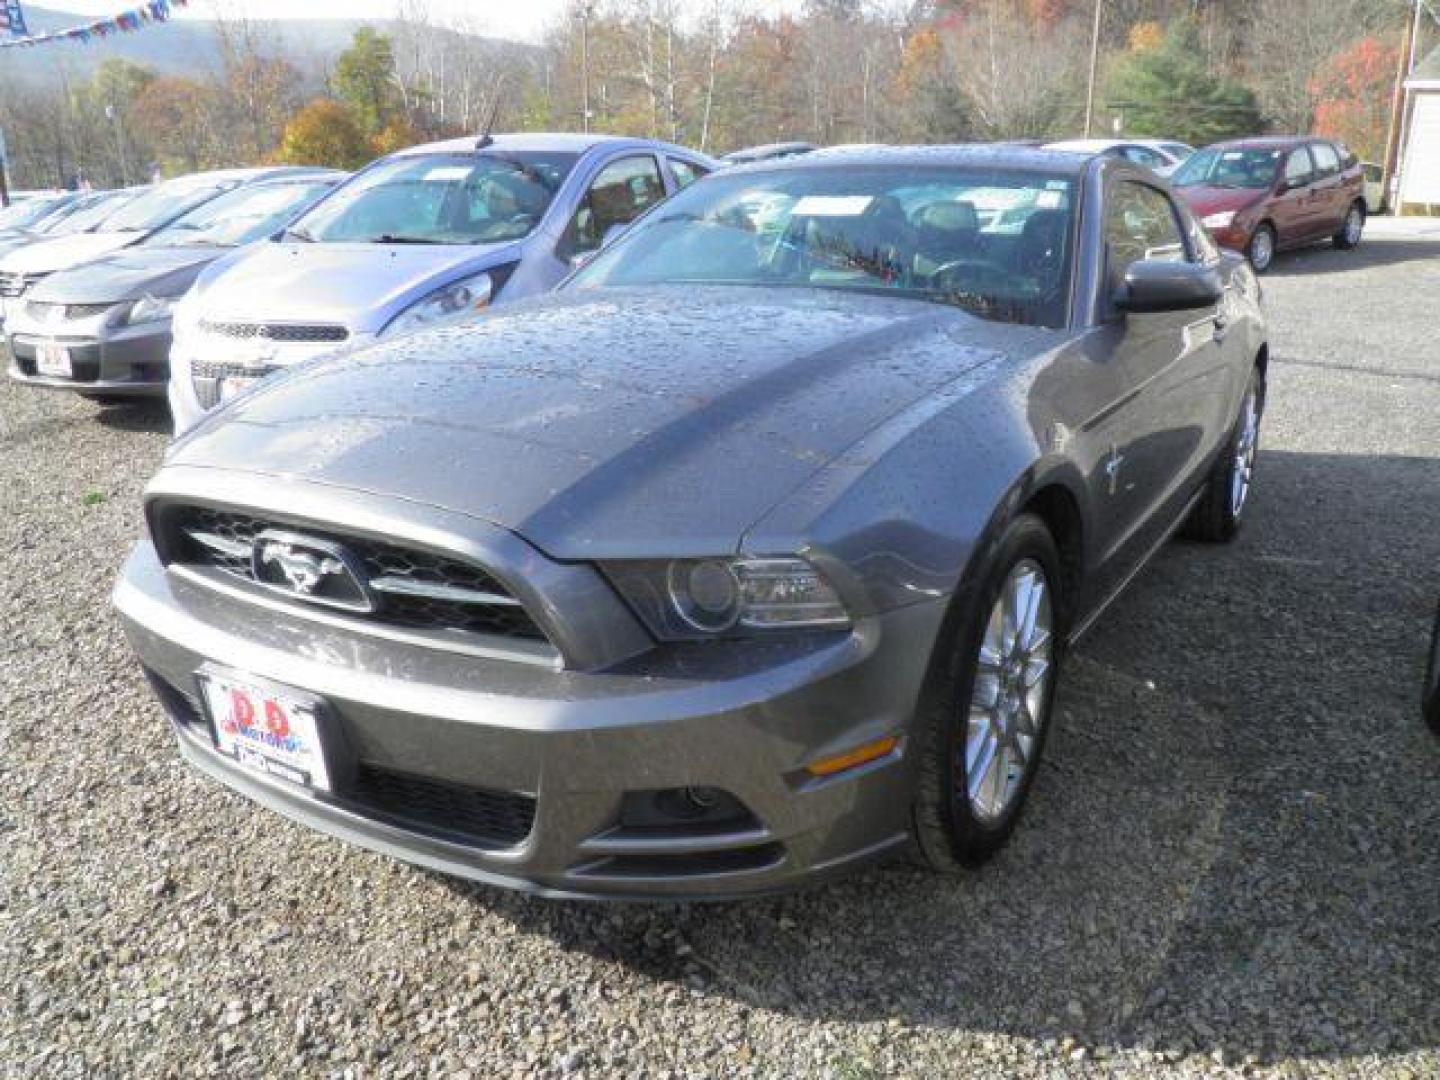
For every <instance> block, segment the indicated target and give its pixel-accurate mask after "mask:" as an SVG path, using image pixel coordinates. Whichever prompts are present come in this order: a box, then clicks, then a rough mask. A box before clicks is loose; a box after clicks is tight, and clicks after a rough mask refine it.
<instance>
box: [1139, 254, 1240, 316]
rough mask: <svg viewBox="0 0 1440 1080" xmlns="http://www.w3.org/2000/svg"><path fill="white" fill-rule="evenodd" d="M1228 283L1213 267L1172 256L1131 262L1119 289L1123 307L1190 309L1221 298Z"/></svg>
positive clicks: (1147, 309) (1145, 310)
mask: <svg viewBox="0 0 1440 1080" xmlns="http://www.w3.org/2000/svg"><path fill="white" fill-rule="evenodd" d="M1224 294H1225V286H1224V285H1223V284H1222V283H1221V281H1220V275H1219V273H1218V272H1216V270H1215V269H1214V268H1213V267H1209V266H1197V265H1195V264H1194V263H1188V262H1171V261H1170V260H1168V259H1141V260H1140V261H1138V262H1133V263H1131V264H1130V269H1128V270H1126V271H1125V281H1124V283H1123V284H1122V285H1121V286H1120V288H1119V289H1117V290H1116V292H1115V306H1116V307H1117V308H1119V309H1120V310H1121V311H1130V312H1137V313H1138V312H1157V311H1189V310H1191V309H1193V308H1202V307H1210V306H1212V305H1214V304H1217V303H1219V302H1220V298H1221V297H1222V296H1223V295H1224Z"/></svg>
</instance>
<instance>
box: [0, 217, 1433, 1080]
mask: <svg viewBox="0 0 1440 1080" xmlns="http://www.w3.org/2000/svg"><path fill="white" fill-rule="evenodd" d="M1266 287H1267V290H1268V292H1269V296H1270V301H1271V310H1272V315H1273V342H1274V349H1275V362H1274V364H1273V366H1272V371H1271V398H1270V412H1269V415H1268V416H1267V418H1266V429H1265V450H1264V453H1263V456H1262V459H1261V465H1260V472H1259V474H1258V479H1257V486H1256V490H1255V495H1254V502H1253V504H1252V517H1251V520H1250V522H1249V525H1248V527H1247V528H1246V530H1245V531H1244V533H1243V534H1242V536H1241V538H1240V539H1239V540H1238V541H1237V543H1236V544H1235V545H1233V546H1232V547H1230V548H1228V549H1221V548H1209V547H1203V546H1196V545H1191V544H1180V543H1177V544H1172V545H1171V546H1170V547H1169V548H1168V549H1166V550H1165V551H1164V552H1163V553H1162V555H1161V556H1160V558H1159V559H1158V560H1157V564H1156V565H1155V567H1154V568H1153V569H1151V570H1150V571H1149V572H1148V573H1147V574H1146V575H1144V576H1143V577H1142V579H1141V580H1140V581H1139V582H1138V583H1137V585H1136V587H1135V588H1134V589H1132V590H1131V592H1130V593H1129V595H1128V596H1127V597H1126V598H1125V599H1124V600H1123V601H1122V602H1121V603H1120V604H1119V605H1118V606H1117V607H1116V608H1115V609H1114V610H1113V611H1112V612H1111V613H1110V615H1109V616H1108V617H1107V618H1106V620H1105V621H1104V622H1103V623H1102V625H1101V626H1100V627H1099V628H1097V630H1096V632H1095V633H1094V635H1093V636H1092V637H1091V638H1090V639H1089V640H1088V641H1087V642H1086V643H1085V644H1084V646H1083V647H1082V648H1081V649H1080V650H1079V651H1078V653H1077V654H1076V655H1075V656H1074V657H1073V658H1072V659H1073V663H1072V665H1071V666H1070V668H1069V670H1068V674H1067V677H1066V681H1065V683H1064V685H1063V689H1062V693H1061V698H1060V703H1059V708H1060V713H1061V717H1062V722H1061V724H1060V725H1059V728H1058V730H1057V731H1056V732H1055V736H1054V738H1053V739H1052V741H1051V743H1050V747H1049V751H1048V758H1047V763H1046V767H1045V769H1044V771H1043V773H1042V774H1041V776H1040V779H1039V782H1038V784H1037V785H1036V788H1035V791H1034V795H1033V800H1032V805H1031V807H1030V811H1029V813H1028V815H1027V818H1026V820H1025V822H1024V824H1023V826H1022V828H1021V829H1020V830H1019V832H1018V833H1017V835H1016V837H1015V839H1014V842H1013V843H1012V845H1011V846H1010V847H1009V848H1008V849H1007V850H1006V851H1005V852H1004V853H1003V854H1002V855H1001V856H1000V857H999V858H998V859H997V860H996V861H995V862H994V863H993V864H992V865H991V866H989V867H988V868H986V869H985V870H983V871H981V872H979V873H975V874H973V875H970V876H968V877H966V878H964V879H963V880H960V881H959V882H947V881H942V880H937V879H934V878H931V877H929V876H926V875H924V874H922V873H920V872H918V871H914V870H910V869H907V868H904V867H899V866H894V867H891V866H886V867H881V868H877V869H875V870H873V871H871V872H869V873H867V874H863V875H861V876H858V877H855V878H852V879H850V880H848V881H845V882H843V883H841V884H839V885H837V886H834V887H830V888H825V889H822V890H816V891H812V892H807V893H803V894H799V895H794V896H789V897H785V898H780V899H774V900H765V901H759V902H750V903H744V904H731V905H721V906H697V907H689V908H685V907H674V906H664V907H634V906H605V905H594V904H578V903H557V902H550V901H538V900H533V899H529V898H525V897H520V896H514V895H509V894H505V893H501V892H498V891H493V890H490V889H484V888H474V887H471V886H468V885H465V884H461V883H458V882H454V881H450V880H446V879H443V878H441V877H438V876H435V875H431V874H427V873H424V872H420V871H417V870H414V869H410V868H408V867H405V866H401V865H398V864H396V863H393V862H390V861H387V860H386V859H384V858H381V857H379V856H374V855H370V854H367V853H364V852H361V851H357V850H353V849H351V848H348V847H345V846H343V845H342V844H340V843H338V842H335V841H331V840H328V839H324V838H321V837H319V836H317V835H313V834H311V833H309V832H307V831H305V830H304V829H301V828H299V827H298V826H294V825H291V824H289V823H287V822H286V821H284V820H282V819H280V818H278V817H275V816H272V815H271V814H269V813H267V812H265V811H262V810H259V809H257V808H255V807H253V806H252V805H250V804H249V803H247V802H245V801H244V800H242V799H240V798H239V797H237V796H233V795H231V794H229V793H228V792H226V791H225V790H223V789H221V788H220V787H218V786H216V785H214V784H212V783H209V782H207V781H205V780H202V779H201V778H200V777H199V776H197V775H195V774H193V773H191V772H190V771H189V770H188V769H186V768H185V767H183V766H182V765H181V764H180V762H179V761H178V759H177V757H176V754H175V751H174V748H173V746H172V743H171V738H170V735H169V734H168V732H167V730H166V727H165V724H164V722H163V720H162V718H161V716H160V713H159V711H158V709H157V708H156V707H154V706H153V705H152V704H151V702H150V699H149V696H148V694H147V692H146V690H145V688H144V686H143V685H142V683H141V680H140V679H139V677H138V675H137V673H136V671H135V668H134V667H133V665H132V663H131V661H130V658H129V656H128V655H127V653H126V650H125V647H124V644H123V642H122V640H121V638H120V635H119V633H118V631H117V629H116V626H115V623H114V620H113V619H112V618H111V615H110V612H109V610H108V607H107V602H106V596H107V592H108V589H109V585H110V582H111V580H112V578H113V576H114V573H115V571H116V569H117V567H118V565H119V563H120V560H121V558H122V555H123V553H124V550H125V548H126V546H127V545H128V544H129V542H130V539H131V537H132V536H133V535H134V534H135V533H136V531H137V529H138V528H139V526H140V516H139V513H138V511H137V507H136V496H137V494H138V492H139V490H140V487H141V485H142V483H143V481H144V479H145V477H146V476H147V474H148V473H149V472H150V471H151V469H152V468H153V467H154V465H155V464H156V462H157V461H158V459H159V457H160V453H161V450H162V447H163V445H164V442H165V438H164V435H163V434H162V431H163V430H164V426H165V419H164V416H163V414H161V413H159V412H156V411H154V410H153V409H149V408H127V409H116V410H104V411H102V410H99V409H97V408H96V406H94V405H91V404H89V403H87V402H84V401H81V400H78V399H73V398H70V397H65V396H59V395H53V394H44V393H35V392H22V391H21V390H19V389H17V388H14V387H12V386H9V385H6V386H4V387H3V388H0V492H3V500H4V502H3V510H4V512H3V514H0V551H3V555H0V630H3V637H0V792H3V793H4V794H3V798H0V1075H5V1076H15V1077H21V1076H24V1077H33V1076H92V1075H126V1076H131V1075H144V1076H163V1075H175V1076H180V1075H184V1076H195V1075H205V1074H217V1073H220V1074H226V1075H243V1076H248V1075H300V1074H307V1075H332V1074H338V1075H376V1074H387V1075H396V1076H404V1075H420V1074H431V1073H443V1074H445V1075H464V1074H465V1073H467V1072H468V1073H469V1074H470V1075H471V1076H474V1077H489V1076H509V1075H559V1074H573V1075H591V1076H598V1075H602V1074H603V1075H632V1076H667V1075H673V1076H705V1075H726V1076H731V1075H760V1076H781V1075H784V1076H811V1075H814V1076H834V1077H863V1076H872V1075H876V1076H878V1075H887V1076H888V1075H904V1076H917V1077H919V1076H934V1075H965V1076H1013V1075H1026V1076H1030V1075H1035V1076H1061V1075H1064V1076H1071V1075H1092V1074H1093V1075H1121V1076H1126V1075H1128V1076H1151V1075H1155V1074H1166V1075H1172V1074H1173V1075H1196V1076H1198V1075H1205V1076H1214V1075H1223V1074H1236V1075H1238V1074H1241V1073H1246V1074H1260V1075H1274V1076H1298V1075H1306V1076H1309V1075H1320V1074H1326V1073H1335V1074H1361V1075H1376V1076H1380V1075H1384V1076H1396V1077H1400V1076H1413V1077H1436V1076H1440V914H1437V912H1440V907H1437V897H1440V888H1437V882H1440V743H1437V741H1436V740H1434V739H1433V738H1432V737H1430V736H1429V735H1428V734H1427V733H1426V732H1425V731H1424V730H1423V728H1422V726H1421V724H1420V721H1419V718H1418V709H1417V697H1418V692H1419V684H1420V675H1421V660H1422V651H1423V640H1424V636H1425V633H1426V629H1427V620H1428V617H1429V615H1430V613H1431V612H1432V611H1433V610H1434V604H1435V601H1436V599H1437V596H1440V559H1437V550H1440V346H1437V344H1436V338H1435V328H1436V312H1437V311H1440V240H1437V241H1429V242H1418V241H1414V240H1392V241H1386V242H1371V243H1368V244H1366V245H1365V246H1363V247H1362V248H1361V249H1360V251H1359V252H1357V253H1352V254H1342V253H1339V252H1333V251H1329V250H1318V251H1313V252H1308V253H1305V254H1303V255H1297V256H1290V257H1287V258H1282V259H1281V260H1280V262H1279V263H1278V265H1277V266H1276V268H1275V271H1274V272H1273V273H1272V274H1271V275H1270V276H1269V277H1267V278H1266Z"/></svg>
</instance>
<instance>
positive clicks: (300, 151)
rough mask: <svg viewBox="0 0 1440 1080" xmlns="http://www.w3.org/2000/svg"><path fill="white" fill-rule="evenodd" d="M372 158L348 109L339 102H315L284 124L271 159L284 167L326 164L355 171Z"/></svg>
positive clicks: (368, 143) (323, 100) (364, 139)
mask: <svg viewBox="0 0 1440 1080" xmlns="http://www.w3.org/2000/svg"><path fill="white" fill-rule="evenodd" d="M374 156H375V155H374V154H373V152H372V151H371V148H370V140H369V139H367V138H366V137H365V133H364V132H363V131H361V130H360V125H359V124H357V123H356V122H355V117H354V116H353V115H352V114H351V111H350V107H349V106H348V105H345V104H343V103H342V102H339V101H329V100H326V99H324V98H320V99H317V100H315V101H312V102H310V104H309V105H306V106H305V107H304V108H303V109H301V110H300V112H299V113H297V114H296V116H295V119H293V120H291V121H290V123H288V124H287V125H285V136H284V138H282V139H281V140H280V149H279V151H278V152H277V153H276V155H275V157H276V159H277V160H278V161H280V162H281V163H283V164H286V165H329V166H331V167H332V168H336V169H358V168H359V167H360V166H361V165H364V164H365V163H366V162H367V161H369V160H370V159H371V158H372V157H374Z"/></svg>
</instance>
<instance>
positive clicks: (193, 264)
mask: <svg viewBox="0 0 1440 1080" xmlns="http://www.w3.org/2000/svg"><path fill="white" fill-rule="evenodd" d="M229 250H230V249H229V248H221V247H168V248H151V247H143V246H142V247H133V248H128V249H126V250H124V251H117V252H115V253H114V254H111V255H106V256H104V257H103V258H100V259H96V260H95V261H93V262H88V263H86V264H85V265H83V266H77V267H75V268H74V269H73V270H69V271H67V272H65V273H63V274H55V275H54V276H52V277H48V278H46V279H45V280H44V281H42V282H40V284H38V285H36V286H35V289H34V293H33V296H32V298H33V299H35V300H41V301H46V302H48V303H52V304H106V303H113V302H117V301H120V300H134V299H136V298H138V297H140V296H143V295H144V294H146V293H153V294H154V295H156V296H178V295H179V294H180V293H182V292H184V291H185V290H186V289H188V288H189V287H190V285H191V284H192V283H193V282H194V281H195V278H196V277H198V276H199V274H200V271H201V270H203V269H204V268H205V267H206V266H208V265H209V264H210V263H212V262H214V261H215V260H216V259H218V258H219V257H220V256H222V255H224V254H226V253H227V252H228V251H229Z"/></svg>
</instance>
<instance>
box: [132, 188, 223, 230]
mask: <svg viewBox="0 0 1440 1080" xmlns="http://www.w3.org/2000/svg"><path fill="white" fill-rule="evenodd" d="M231 186H233V185H231V184H222V183H216V182H215V181H207V182H204V183H196V182H195V181H194V180H171V181H170V182H169V183H168V184H161V185H160V186H159V187H153V188H151V189H150V190H149V191H147V192H145V194H143V195H139V196H137V197H136V198H134V199H132V200H131V201H130V202H128V203H126V204H125V205H124V206H122V207H121V208H120V209H119V210H117V211H116V212H115V213H114V214H112V215H111V216H110V217H108V218H106V219H105V229H104V231H105V232H149V231H150V230H151V229H158V228H159V227H160V226H161V225H165V224H168V223H169V222H171V221H173V220H174V219H175V218H177V217H179V216H180V215H181V214H183V213H185V211H187V210H190V209H192V208H194V207H196V206H199V205H200V204H201V203H203V202H206V201H208V200H210V199H213V198H214V197H215V196H216V195H217V194H219V193H220V192H222V191H224V190H225V189H226V188H228V187H231Z"/></svg>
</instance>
